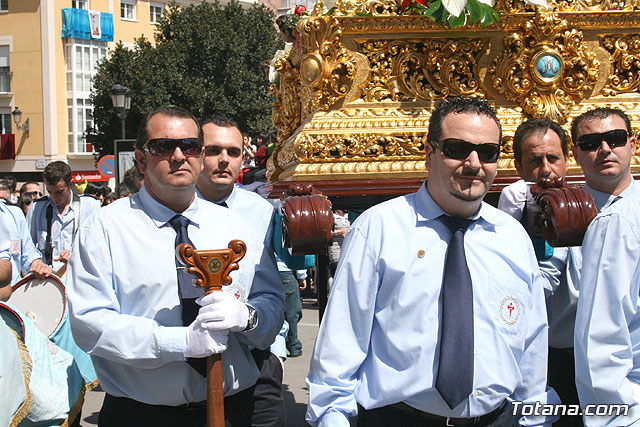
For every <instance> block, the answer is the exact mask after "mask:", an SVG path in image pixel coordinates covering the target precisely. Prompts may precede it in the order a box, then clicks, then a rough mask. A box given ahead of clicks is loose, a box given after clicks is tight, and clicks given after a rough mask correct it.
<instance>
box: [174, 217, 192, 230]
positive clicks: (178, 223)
mask: <svg viewBox="0 0 640 427" xmlns="http://www.w3.org/2000/svg"><path fill="white" fill-rule="evenodd" d="M169 224H171V226H172V227H173V229H174V230H176V231H178V230H180V229H183V228H186V227H187V226H188V225H189V220H188V219H187V218H186V217H184V216H182V215H180V214H178V215H176V216H174V217H173V218H171V219H170V220H169Z"/></svg>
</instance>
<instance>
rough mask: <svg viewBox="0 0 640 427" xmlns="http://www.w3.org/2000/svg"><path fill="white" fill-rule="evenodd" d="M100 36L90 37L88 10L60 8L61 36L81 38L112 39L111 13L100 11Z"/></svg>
mask: <svg viewBox="0 0 640 427" xmlns="http://www.w3.org/2000/svg"><path fill="white" fill-rule="evenodd" d="M100 33H101V35H100V37H91V21H90V20H89V11H88V10H83V9H72V8H65V9H62V37H63V38H66V37H73V38H76V39H83V40H100V41H103V42H112V41H113V14H112V13H108V12H100Z"/></svg>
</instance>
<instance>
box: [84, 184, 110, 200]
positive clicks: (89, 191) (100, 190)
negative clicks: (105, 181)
mask: <svg viewBox="0 0 640 427" xmlns="http://www.w3.org/2000/svg"><path fill="white" fill-rule="evenodd" d="M105 193H106V188H105V186H104V185H102V184H97V183H95V182H89V183H87V186H86V187H85V189H84V193H83V194H86V195H87V196H98V197H99V196H102V197H104V196H105Z"/></svg>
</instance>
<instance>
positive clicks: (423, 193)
mask: <svg viewBox="0 0 640 427" xmlns="http://www.w3.org/2000/svg"><path fill="white" fill-rule="evenodd" d="M415 211H416V217H417V219H418V221H428V220H432V219H437V218H438V217H439V216H441V215H445V214H446V213H445V211H443V210H442V208H441V207H440V206H439V205H438V204H437V203H436V201H435V200H433V198H432V197H431V194H429V190H427V181H426V180H425V181H424V183H423V184H422V185H421V186H420V189H419V190H418V192H417V193H416V197H415ZM470 219H473V220H480V219H481V220H483V221H485V222H487V223H489V224H491V225H497V224H499V223H500V222H501V221H500V218H499V216H498V215H496V213H495V210H494V209H492V208H491V207H490V206H489V205H487V204H486V203H485V202H482V203H481V204H480V209H478V211H477V212H476V213H475V214H474V215H473V216H471V217H470Z"/></svg>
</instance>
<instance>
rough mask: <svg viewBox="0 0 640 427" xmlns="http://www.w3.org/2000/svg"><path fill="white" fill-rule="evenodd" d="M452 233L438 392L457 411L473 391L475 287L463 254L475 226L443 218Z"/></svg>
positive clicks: (444, 281)
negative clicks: (465, 240) (471, 230)
mask: <svg viewBox="0 0 640 427" xmlns="http://www.w3.org/2000/svg"><path fill="white" fill-rule="evenodd" d="M440 220H441V221H442V222H443V223H444V224H445V225H446V226H447V227H448V228H449V230H450V231H451V234H452V236H451V241H450V242H449V248H448V249H447V259H446V261H445V265H444V276H443V279H442V323H441V325H442V328H441V334H440V363H439V365H438V377H437V379H436V389H437V390H438V392H439V393H440V395H441V396H442V398H443V399H444V401H445V402H446V403H447V405H449V407H450V408H451V409H453V408H455V407H456V406H458V405H459V404H460V402H462V401H463V400H465V399H466V398H467V397H468V396H469V394H471V390H472V389H473V287H472V285H471V275H470V274H469V267H468V266H467V258H466V256H465V253H464V232H465V231H466V230H467V228H468V227H469V226H470V225H471V224H472V223H473V220H470V219H466V218H458V217H451V216H447V215H442V216H441V217H440Z"/></svg>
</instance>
